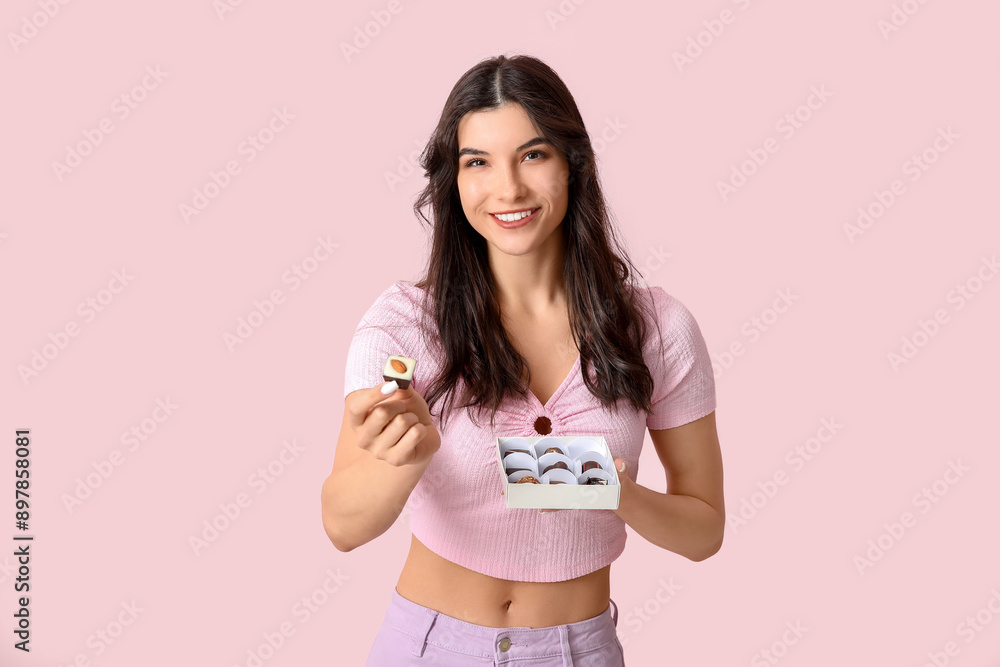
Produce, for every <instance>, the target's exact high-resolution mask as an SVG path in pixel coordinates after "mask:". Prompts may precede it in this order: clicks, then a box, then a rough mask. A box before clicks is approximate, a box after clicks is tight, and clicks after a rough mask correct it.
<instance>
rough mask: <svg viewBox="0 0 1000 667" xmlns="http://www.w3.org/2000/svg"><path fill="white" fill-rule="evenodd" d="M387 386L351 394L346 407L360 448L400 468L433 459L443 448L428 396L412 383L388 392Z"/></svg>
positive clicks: (379, 385)
mask: <svg viewBox="0 0 1000 667" xmlns="http://www.w3.org/2000/svg"><path fill="white" fill-rule="evenodd" d="M385 385H386V383H382V384H378V385H375V386H374V387H371V388H369V389H366V390H364V391H358V392H353V393H351V394H350V395H349V396H348V397H347V401H346V404H345V407H344V410H345V414H346V415H347V419H348V424H349V425H350V427H351V429H352V430H353V431H354V434H355V437H356V442H357V444H358V447H360V448H361V449H364V450H366V451H368V452H370V453H371V454H372V456H374V457H375V458H377V459H381V460H382V461H385V462H386V463H388V464H389V465H392V466H396V467H399V466H405V465H418V464H424V463H427V462H429V461H430V459H431V457H432V456H434V453H435V452H437V450H438V449H439V448H440V447H441V436H440V435H439V434H438V431H437V428H436V427H435V426H434V422H433V421H432V420H431V415H430V410H429V409H428V407H427V403H426V402H425V401H424V397H423V396H421V395H420V394H419V393H417V391H416V390H415V389H413V385H412V384H411V385H410V387H409V388H407V389H396V390H395V391H394V392H392V393H390V394H389V395H386V394H383V393H382V387H384V386H385Z"/></svg>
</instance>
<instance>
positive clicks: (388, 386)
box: [382, 380, 399, 396]
mask: <svg viewBox="0 0 1000 667" xmlns="http://www.w3.org/2000/svg"><path fill="white" fill-rule="evenodd" d="M397 389H399V385H398V384H396V381H395V380H390V381H389V382H386V383H385V384H384V385H382V393H383V394H385V395H386V396H388V395H389V394H391V393H392V392H394V391H396V390H397Z"/></svg>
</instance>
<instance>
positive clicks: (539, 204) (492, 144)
mask: <svg viewBox="0 0 1000 667" xmlns="http://www.w3.org/2000/svg"><path fill="white" fill-rule="evenodd" d="M540 135H541V133H540V132H539V131H538V130H537V128H535V126H534V125H533V124H532V122H531V120H530V119H529V118H528V115H527V113H525V111H524V108H523V107H522V106H521V105H520V104H513V103H512V104H506V105H504V106H502V107H500V108H498V109H494V110H491V111H475V112H471V113H468V114H466V115H465V116H463V117H462V119H461V121H459V123H458V176H457V181H458V192H459V197H460V198H461V201H462V210H463V211H464V212H465V217H466V218H467V219H468V220H469V223H470V224H471V225H472V227H473V229H475V230H476V231H477V232H479V234H480V235H481V236H482V237H483V238H484V239H486V242H487V243H488V244H489V246H490V253H491V254H492V253H494V252H497V251H499V252H502V253H505V254H507V255H527V254H529V253H532V252H534V251H536V250H538V249H539V248H543V247H545V246H546V245H547V244H555V243H560V242H561V241H560V239H561V234H560V233H559V232H561V229H560V227H559V226H560V225H561V224H562V221H563V217H564V216H565V215H566V208H567V205H568V202H569V187H568V185H569V163H568V162H567V161H566V158H565V156H564V155H563V154H562V153H561V152H560V151H559V150H558V149H557V148H556V147H555V146H553V145H552V144H549V143H547V142H545V140H544V139H542V138H541V136H540ZM536 139H537V140H538V141H537V142H536V141H535V140H536ZM525 210H526V211H528V212H529V213H531V215H530V216H529V217H527V218H524V219H521V220H510V219H508V220H507V221H504V220H502V219H501V218H498V217H497V215H496V214H498V213H507V212H510V211H515V212H521V211H525ZM522 215H523V214H522ZM505 217H507V216H505ZM515 217H516V216H515ZM553 232H557V233H553Z"/></svg>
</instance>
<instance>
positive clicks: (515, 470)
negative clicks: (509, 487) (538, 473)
mask: <svg viewBox="0 0 1000 667" xmlns="http://www.w3.org/2000/svg"><path fill="white" fill-rule="evenodd" d="M522 470H531V468H507V471H506V472H507V474H508V475H513V474H514V473H516V472H521V471H522Z"/></svg>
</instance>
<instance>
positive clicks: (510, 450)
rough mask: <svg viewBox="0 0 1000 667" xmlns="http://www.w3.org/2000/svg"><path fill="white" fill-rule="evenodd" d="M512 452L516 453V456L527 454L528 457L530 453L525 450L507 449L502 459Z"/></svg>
mask: <svg viewBox="0 0 1000 667" xmlns="http://www.w3.org/2000/svg"><path fill="white" fill-rule="evenodd" d="M514 452H517V453H518V454H527V455H528V456H531V452H529V451H528V450H527V449H508V450H507V453H506V454H504V455H503V457H504V458H507V456H508V455H510V454H513V453H514Z"/></svg>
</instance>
